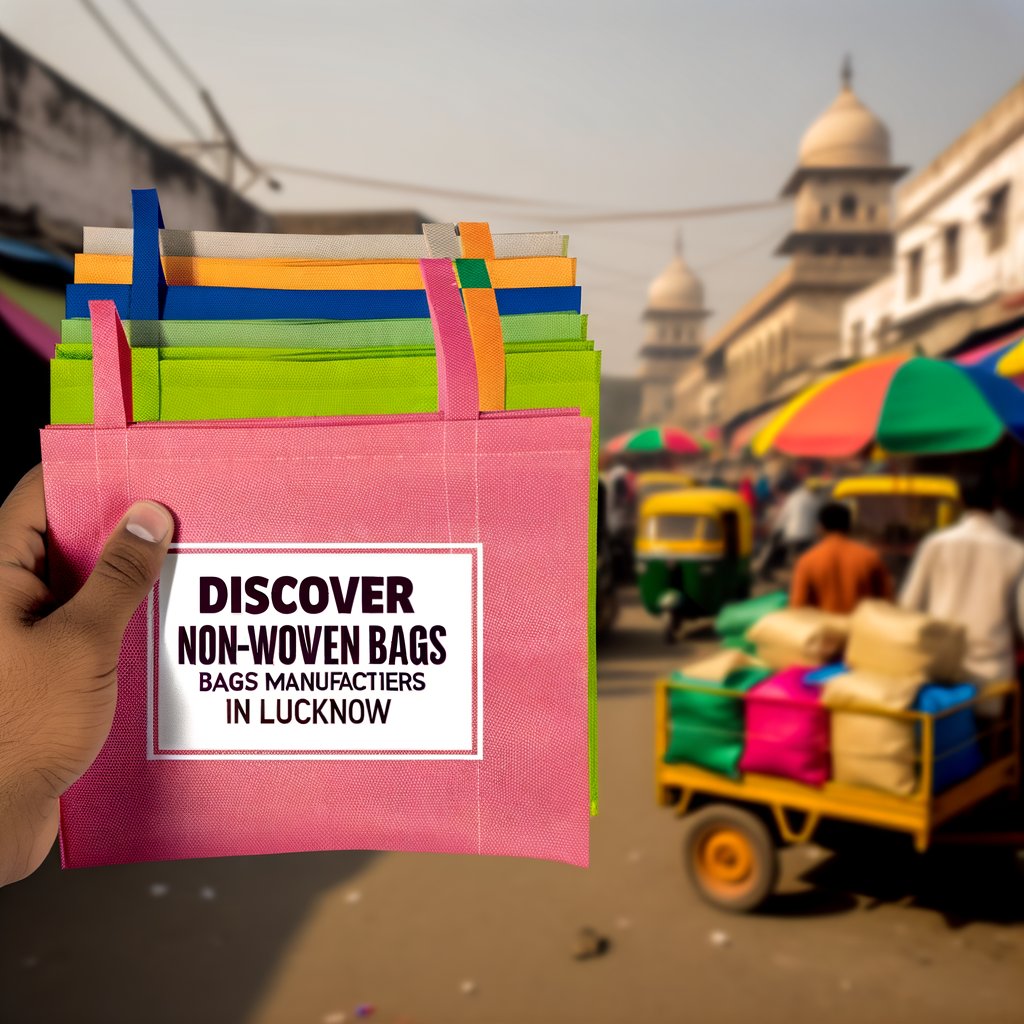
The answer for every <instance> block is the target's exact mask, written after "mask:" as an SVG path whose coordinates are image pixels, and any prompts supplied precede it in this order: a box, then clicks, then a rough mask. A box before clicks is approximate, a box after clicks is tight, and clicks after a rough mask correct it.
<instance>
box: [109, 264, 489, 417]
mask: <svg viewBox="0 0 1024 1024" xmlns="http://www.w3.org/2000/svg"><path fill="white" fill-rule="evenodd" d="M420 271H421V273H422V275H423V285H424V288H425V289H426V293H427V304H428V306H429V308H430V320H431V323H432V324H433V326H434V345H435V347H436V349H437V407H438V410H439V411H440V413H441V418H442V419H446V420H474V419H476V418H477V417H478V416H479V415H480V397H479V390H478V387H477V373H476V359H475V357H474V355H473V339H472V337H471V335H470V333H469V323H468V322H467V320H466V310H465V308H464V306H463V304H462V293H461V292H460V291H459V284H458V281H457V280H456V279H455V270H454V268H453V267H452V261H451V260H448V259H424V260H420ZM89 316H90V318H91V320H92V367H93V423H94V425H95V426H96V427H100V428H106V427H121V428H123V427H126V426H127V425H128V424H129V423H131V422H132V421H133V411H132V354H131V348H130V347H129V345H128V339H127V337H126V336H125V332H124V327H123V325H122V324H121V318H120V317H119V316H118V314H117V306H116V304H115V303H114V302H112V301H111V300H109V299H96V300H92V301H90V302H89Z"/></svg>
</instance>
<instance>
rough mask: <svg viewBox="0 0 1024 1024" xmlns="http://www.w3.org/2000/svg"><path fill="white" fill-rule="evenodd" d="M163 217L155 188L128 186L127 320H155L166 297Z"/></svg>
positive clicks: (158, 316) (159, 314) (160, 313)
mask: <svg viewBox="0 0 1024 1024" xmlns="http://www.w3.org/2000/svg"><path fill="white" fill-rule="evenodd" d="M163 226H164V217H163V214H162V213H161V211H160V199H159V197H158V196H157V192H156V189H155V188H133V189H132V283H131V287H130V288H129V289H128V319H129V320H159V319H161V317H162V316H163V310H164V300H165V298H166V297H167V279H166V278H165V277H164V266H163V262H162V261H161V259H160V229H161V228H162V227H163Z"/></svg>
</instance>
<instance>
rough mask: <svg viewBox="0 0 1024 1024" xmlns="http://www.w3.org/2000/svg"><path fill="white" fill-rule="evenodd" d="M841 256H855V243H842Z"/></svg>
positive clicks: (840, 247)
mask: <svg viewBox="0 0 1024 1024" xmlns="http://www.w3.org/2000/svg"><path fill="white" fill-rule="evenodd" d="M839 255H840V256H852V255H853V243H852V242H840V243H839Z"/></svg>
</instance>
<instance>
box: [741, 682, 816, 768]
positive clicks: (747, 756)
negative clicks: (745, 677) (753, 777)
mask: <svg viewBox="0 0 1024 1024" xmlns="http://www.w3.org/2000/svg"><path fill="white" fill-rule="evenodd" d="M812 671H813V670H812V669H809V668H788V669H786V670H785V671H783V672H780V673H778V675H774V676H772V677H771V678H770V679H766V680H765V681H764V682H763V683H759V684H758V685H757V686H755V687H753V688H752V689H751V690H750V691H749V692H748V693H747V698H746V703H747V738H746V746H745V747H744V749H743V756H742V757H741V758H740V771H742V772H760V773H762V774H764V775H781V776H782V777H783V778H787V779H795V780H796V781H797V782H803V783H804V784H806V785H808V786H823V785H824V784H825V783H826V782H828V778H829V770H830V756H829V719H828V709H827V708H825V707H823V706H822V704H821V687H819V686H813V685H812V684H810V683H807V682H805V679H806V677H807V675H808V674H809V673H811V672H812Z"/></svg>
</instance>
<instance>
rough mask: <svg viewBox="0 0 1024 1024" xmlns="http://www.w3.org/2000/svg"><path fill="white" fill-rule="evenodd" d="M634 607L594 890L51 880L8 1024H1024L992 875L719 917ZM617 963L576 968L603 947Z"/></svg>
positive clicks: (575, 878)
mask: <svg viewBox="0 0 1024 1024" xmlns="http://www.w3.org/2000/svg"><path fill="white" fill-rule="evenodd" d="M709 646H710V643H709V641H708V640H707V639H706V638H700V637H696V638H690V639H688V640H687V641H686V642H685V643H683V644H681V645H680V646H679V647H677V648H675V649H668V648H665V647H664V646H663V645H662V644H661V641H660V640H659V638H658V635H657V632H656V630H655V628H654V625H653V624H652V623H651V622H650V621H649V620H647V619H646V618H645V617H644V615H643V613H642V611H641V610H640V609H639V608H637V607H636V606H635V605H630V606H628V607H626V608H625V610H624V613H623V616H622V620H621V622H620V626H619V629H618V630H617V633H616V635H615V636H614V637H613V638H612V639H611V641H610V642H609V643H607V644H606V645H605V646H604V648H603V649H602V651H601V657H600V689H601V704H600V708H601V766H602V787H603V791H602V813H601V815H600V817H599V818H598V819H597V820H596V821H595V823H594V828H593V842H592V861H593V864H592V867H591V868H590V869H589V870H587V871H580V870H576V869H572V868H568V867H564V866H561V865H552V864H542V863H533V862H527V861H523V862H519V861H509V860H497V859H489V858H479V859H477V858H471V857H443V856H427V855H397V854H388V855H379V856H377V855H372V854H362V853H354V854H343V853H342V854H311V855H299V856H286V857H269V858H249V859H237V860H222V861H205V862H184V863H175V864H163V865H133V866H130V867H119V868H110V869H98V870H92V871H82V872H68V873H65V874H61V872H60V871H59V869H58V868H57V866H56V864H55V862H54V861H53V860H52V859H51V861H50V862H48V863H47V865H46V866H45V868H44V869H43V870H41V871H40V872H39V873H38V874H37V875H36V876H34V877H33V878H32V879H30V880H29V881H27V882H24V883H22V884H20V885H17V886H13V887H10V888H8V889H6V890H0V1022H2V1024H25V1022H30V1021H32V1022H36V1021H45V1022H51V1021H54V1022H61V1024H64V1022H69V1024H70V1022H79V1021H81V1022H97V1024H120V1022H126V1024H127V1022H132V1024H134V1022H138V1021H146V1022H150V1024H152V1022H163V1021H167V1022H185V1021H187V1022H190V1024H205V1022H207V1021H209V1022H216V1024H228V1022H232V1021H246V1022H251V1024H293V1022H295V1024H305V1022H308V1024H341V1022H342V1021H345V1020H347V1021H352V1020H355V1019H356V1016H355V1008H356V1007H357V1005H359V1004H372V1005H373V1006H374V1007H375V1015H374V1018H373V1019H374V1020H379V1021H382V1022H396V1024H397V1022H405V1024H459V1022H495V1024H505V1022H516V1024H518V1022H523V1021H530V1022H533V1021H536V1022H539V1024H547V1022H552V1024H575V1022H579V1024H603V1022H619V1021H652V1022H653V1021H658V1022H661V1021H691V1020H692V1021H701V1022H702V1024H713V1022H718V1021H723V1022H726V1021H727V1022H733V1021H746V1020H754V1019H756V1020H758V1021H759V1022H761V1024H772V1022H776V1021H779V1022H783V1021H784V1022H786V1024H794V1022H801V1021H804V1020H807V1021H812V1020H813V1021H815V1022H818V1021H823V1020H828V1021H829V1022H836V1024H845V1022H850V1024H854V1022H856V1024H863V1022H864V1021H865V1020H870V1021H871V1022H872V1024H888V1022H907V1024H911V1022H914V1024H917V1022H920V1021H928V1022H929V1024H942V1022H946V1021H950V1022H952V1021H963V1020H971V1021H972V1022H999V1024H1002V1022H1010V1021H1017V1020H1020V1019H1021V1009H1020V1007H1021V1005H1022V1003H1024V896H1022V891H1021V890H1022V886H1024V882H1022V881H1021V878H1022V877H1024V876H1022V875H1020V874H1015V873H1014V872H1013V871H1012V870H1010V869H1006V870H1002V865H1000V871H999V872H997V871H995V870H994V869H993V868H992V866H991V864H990V862H989V860H988V859H987V858H986V859H979V858H978V857H971V858H970V859H967V860H963V861H960V862H954V863H950V862H949V861H945V860H943V861H942V862H941V863H933V862H930V861H924V862H922V861H920V860H918V859H916V858H912V857H910V858H901V857H899V856H897V855H896V854H895V853H890V854H886V855H885V856H882V857H879V856H877V855H876V856H872V857H867V856H864V855H852V854H847V855H844V856H843V857H832V856H831V855H826V854H824V853H823V852H822V851H819V850H817V849H815V848H811V849H809V850H808V849H801V850H793V851H789V852H787V854H786V855H785V858H784V878H783V886H782V890H783V891H782V893H781V895H780V896H779V897H778V898H777V899H776V900H775V902H774V903H773V904H772V905H771V906H770V908H769V909H768V911H767V912H766V913H763V914H761V915H758V916H754V917H733V916H728V915H725V914H721V913H719V912H717V911H714V910H712V909H710V908H708V907H706V906H704V905H703V904H702V903H700V902H699V901H698V900H697V899H696V898H695V897H694V895H693V894H692V893H691V892H690V891H689V890H688V888H687V886H686V883H685V881H684V879H683V876H682V871H681V869H680V832H681V825H680V823H679V822H678V821H677V820H676V819H674V818H673V816H672V815H671V813H670V812H668V811H666V810H664V809H661V808H658V807H656V806H655V804H654V801H653V794H652V784H651V731H652V701H651V682H652V680H653V679H654V678H655V677H656V676H657V675H658V674H659V672H661V671H663V670H664V669H665V668H667V667H670V666H672V665H673V664H676V663H678V662H680V661H682V660H684V659H685V658H687V657H690V656H692V655H695V654H699V653H702V652H703V651H705V650H707V649H708V648H709ZM583 926H590V927H592V928H595V929H597V930H598V931H599V932H600V933H601V934H602V935H605V936H607V937H608V939H609V940H610V948H609V949H608V951H607V953H606V954H605V955H603V956H600V957H598V958H595V959H590V960H586V961H582V962H581V961H577V960H575V959H574V958H573V955H572V954H573V947H574V943H575V941H576V933H577V931H578V929H579V928H581V927H583Z"/></svg>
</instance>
